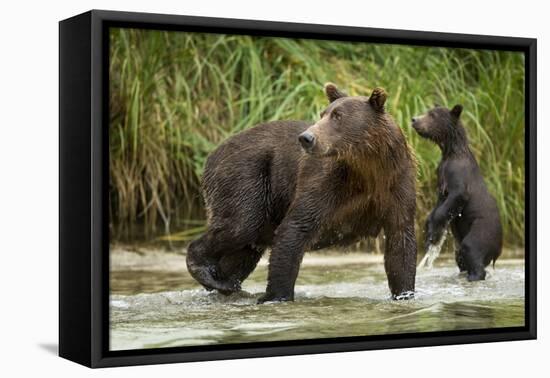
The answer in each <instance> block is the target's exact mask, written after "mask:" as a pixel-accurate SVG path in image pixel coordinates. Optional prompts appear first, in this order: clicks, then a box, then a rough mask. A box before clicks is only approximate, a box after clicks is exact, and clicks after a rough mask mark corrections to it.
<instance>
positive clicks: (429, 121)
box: [412, 105, 463, 147]
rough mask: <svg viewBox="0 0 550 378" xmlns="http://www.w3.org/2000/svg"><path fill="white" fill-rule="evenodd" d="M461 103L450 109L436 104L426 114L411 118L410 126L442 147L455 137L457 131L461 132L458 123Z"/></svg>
mask: <svg viewBox="0 0 550 378" xmlns="http://www.w3.org/2000/svg"><path fill="white" fill-rule="evenodd" d="M461 113H462V105H455V106H454V107H453V108H452V109H447V108H445V107H441V106H436V107H435V108H433V109H431V110H429V111H428V112H427V113H426V114H424V115H421V116H416V117H413V118H412V127H413V128H414V129H415V130H416V132H417V133H418V134H419V135H420V136H422V137H424V138H426V139H430V140H431V141H433V142H435V143H437V144H438V145H439V146H441V147H443V146H445V145H446V144H448V143H451V142H452V140H454V139H456V138H455V136H456V134H457V133H463V129H462V127H461V125H460V114H461Z"/></svg>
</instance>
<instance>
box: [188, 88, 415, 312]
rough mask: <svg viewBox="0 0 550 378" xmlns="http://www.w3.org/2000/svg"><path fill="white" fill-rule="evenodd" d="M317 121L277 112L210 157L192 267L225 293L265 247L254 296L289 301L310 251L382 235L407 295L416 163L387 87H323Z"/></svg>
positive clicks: (396, 281)
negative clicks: (262, 286) (388, 105)
mask: <svg viewBox="0 0 550 378" xmlns="http://www.w3.org/2000/svg"><path fill="white" fill-rule="evenodd" d="M325 94H326V96H327V98H328V100H329V105H328V106H327V107H326V108H325V109H324V111H323V112H322V113H321V115H320V117H319V119H318V120H317V122H311V123H308V122H301V121H276V122H269V123H264V124H260V125H257V126H255V127H253V128H250V129H248V130H245V131H243V132H241V133H239V134H237V135H234V136H232V137H231V138H229V139H228V140H226V141H225V142H224V143H222V144H221V145H220V146H219V147H218V148H217V149H216V150H214V151H213V152H212V153H211V154H210V156H209V157H208V159H207V162H206V166H205V169H204V175H203V177H202V192H203V197H204V201H205V208H206V214H207V218H208V229H207V231H206V233H205V234H204V235H202V236H201V237H200V238H199V239H197V240H195V241H193V242H192V243H191V244H190V245H189V248H188V251H187V267H188V270H189V272H190V274H191V275H192V276H193V277H194V278H195V279H196V280H197V281H198V282H199V283H201V284H202V285H203V286H204V287H205V288H207V289H209V290H218V291H219V292H221V293H226V294H229V293H231V292H234V291H238V290H240V287H241V283H242V282H243V281H244V280H245V279H246V278H247V277H248V275H249V274H250V273H251V272H252V271H253V270H254V268H255V267H256V264H257V263H258V260H259V259H260V257H261V256H262V254H263V253H264V251H265V250H266V249H267V248H268V247H271V253H270V256H269V268H268V277H267V281H268V282H267V288H266V292H265V294H264V295H263V296H262V297H261V298H260V299H259V302H260V303H262V302H266V301H291V300H293V299H294V285H295V282H296V278H297V276H298V271H299V269H300V264H301V262H302V257H303V254H304V252H305V251H307V250H317V249H321V248H325V247H328V246H334V245H349V244H351V243H354V242H356V241H358V240H360V239H361V238H364V237H374V236H377V235H378V234H379V233H380V231H381V230H382V229H383V230H384V233H385V236H386V249H385V254H384V259H385V262H384V265H385V269H386V274H387V279H388V284H389V288H390V291H391V294H392V296H393V298H395V299H402V298H403V299H406V298H410V297H411V296H412V295H413V292H414V284H415V275H416V238H415V229H414V218H415V209H416V189H415V176H416V166H415V164H414V161H413V159H412V155H411V153H410V151H409V148H408V145H407V143H406V141H405V137H404V135H403V133H402V131H401V129H400V128H399V127H398V126H397V125H396V124H395V123H394V121H393V120H392V118H391V116H390V115H389V114H388V113H387V112H386V111H385V109H384V103H385V101H386V93H385V92H384V90H382V89H381V88H377V89H374V91H373V92H372V94H371V95H370V96H369V97H366V96H347V95H346V94H344V93H343V92H341V91H339V90H338V88H336V87H335V86H334V85H332V84H327V85H326V86H325Z"/></svg>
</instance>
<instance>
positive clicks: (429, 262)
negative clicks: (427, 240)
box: [418, 230, 447, 269]
mask: <svg viewBox="0 0 550 378" xmlns="http://www.w3.org/2000/svg"><path fill="white" fill-rule="evenodd" d="M446 238H447V230H445V231H443V235H441V238H440V239H439V241H438V242H437V243H436V244H430V245H429V246H428V250H427V252H426V255H425V256H424V258H423V259H422V260H421V261H420V264H418V268H419V269H424V268H427V269H432V267H433V264H434V261H435V260H436V259H437V257H438V256H439V254H440V253H441V248H442V247H443V243H445V239H446Z"/></svg>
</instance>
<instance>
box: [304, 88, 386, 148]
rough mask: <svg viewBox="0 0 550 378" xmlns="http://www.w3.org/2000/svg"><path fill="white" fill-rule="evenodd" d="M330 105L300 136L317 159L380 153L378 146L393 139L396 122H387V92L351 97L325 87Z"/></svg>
mask: <svg viewBox="0 0 550 378" xmlns="http://www.w3.org/2000/svg"><path fill="white" fill-rule="evenodd" d="M325 93H326V95H327V98H328V100H329V101H330V104H329V106H328V107H327V108H326V109H325V110H323V112H321V118H320V119H319V120H318V121H317V122H316V123H315V124H314V125H312V126H310V127H309V128H308V129H307V130H306V131H304V132H303V133H302V134H300V135H299V137H298V140H299V142H300V144H301V145H302V147H303V149H304V150H305V151H306V152H307V153H309V154H311V155H314V156H319V157H326V156H339V157H342V156H346V155H348V154H357V153H358V152H360V151H363V152H369V151H370V152H373V153H376V152H377V146H380V145H381V144H384V143H383V142H381V141H388V140H389V139H391V138H387V137H382V138H381V137H380V135H381V134H384V135H385V136H387V135H391V134H393V133H392V131H391V130H389V129H391V128H395V125H394V124H393V122H388V121H387V116H386V112H385V110H384V104H385V102H386V98H387V95H386V92H385V91H384V90H383V89H382V88H376V89H374V90H373V92H372V94H371V96H370V97H364V96H347V95H346V94H344V93H343V92H341V91H340V90H338V88H336V86H335V85H334V84H330V83H329V84H326V85H325Z"/></svg>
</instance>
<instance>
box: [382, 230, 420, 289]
mask: <svg viewBox="0 0 550 378" xmlns="http://www.w3.org/2000/svg"><path fill="white" fill-rule="evenodd" d="M407 223H408V224H406V225H404V226H403V227H399V226H397V225H390V226H389V227H386V228H385V230H384V231H385V234H386V251H385V254H384V267H385V268H386V275H387V277H388V285H389V287H390V291H391V294H392V298H393V299H409V298H413V297H414V283H415V278H416V238H415V231H414V223H413V222H412V221H411V222H407Z"/></svg>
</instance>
